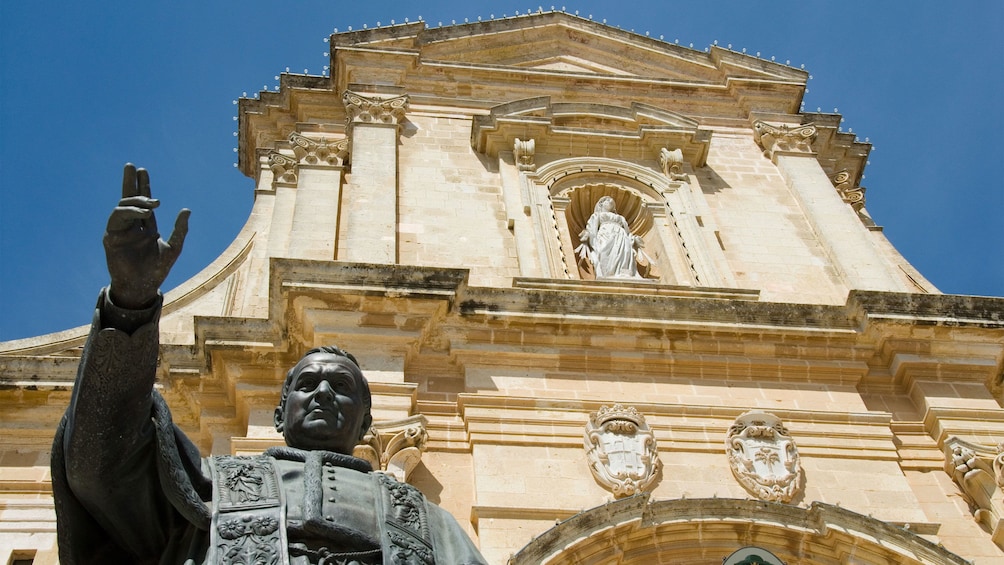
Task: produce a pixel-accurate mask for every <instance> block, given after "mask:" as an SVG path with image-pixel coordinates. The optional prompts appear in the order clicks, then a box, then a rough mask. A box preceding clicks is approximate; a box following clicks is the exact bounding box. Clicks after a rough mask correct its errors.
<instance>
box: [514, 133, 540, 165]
mask: <svg viewBox="0 0 1004 565" xmlns="http://www.w3.org/2000/svg"><path fill="white" fill-rule="evenodd" d="M535 146H536V143H535V142H534V140H533V139H527V140H525V141H524V140H522V139H519V138H516V141H515V143H514V144H513V150H512V151H513V155H515V156H516V168H518V169H519V170H521V171H536V170H537V164H536V163H535V162H534V147H535Z"/></svg>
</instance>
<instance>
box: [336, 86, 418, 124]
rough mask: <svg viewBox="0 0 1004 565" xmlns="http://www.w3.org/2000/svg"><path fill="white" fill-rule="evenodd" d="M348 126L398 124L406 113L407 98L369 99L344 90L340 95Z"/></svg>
mask: <svg viewBox="0 0 1004 565" xmlns="http://www.w3.org/2000/svg"><path fill="white" fill-rule="evenodd" d="M342 102H344V103H345V112H346V113H347V114H348V123H349V124H357V123H364V124H398V123H400V122H401V120H403V119H404V113H405V112H407V111H408V96H407V95H404V96H397V97H395V98H370V97H367V96H362V95H361V94H356V93H355V92H352V91H350V90H346V91H345V94H344V95H342Z"/></svg>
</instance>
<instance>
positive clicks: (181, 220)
mask: <svg viewBox="0 0 1004 565" xmlns="http://www.w3.org/2000/svg"><path fill="white" fill-rule="evenodd" d="M191 215H192V211H191V210H189V209H188V208H182V210H181V211H180V212H178V218H177V219H176V220H174V231H172V232H171V237H170V238H169V239H168V240H167V244H168V245H169V246H170V247H171V249H172V251H173V252H174V253H175V255H177V254H178V253H181V247H182V246H183V245H184V244H185V236H187V235H188V217H189V216H191Z"/></svg>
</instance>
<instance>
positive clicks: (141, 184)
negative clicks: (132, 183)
mask: <svg viewBox="0 0 1004 565" xmlns="http://www.w3.org/2000/svg"><path fill="white" fill-rule="evenodd" d="M136 190H137V191H138V192H139V195H140V196H141V197H143V198H149V199H150V200H153V199H152V198H150V173H149V172H147V170H146V169H136ZM141 221H142V222H143V231H146V232H148V233H158V232H157V216H156V215H155V214H150V217H148V218H146V219H144V220H141Z"/></svg>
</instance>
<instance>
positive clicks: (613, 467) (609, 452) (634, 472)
mask: <svg viewBox="0 0 1004 565" xmlns="http://www.w3.org/2000/svg"><path fill="white" fill-rule="evenodd" d="M584 439H585V442H584V443H585V448H586V457H587V458H588V460H589V470H590V471H592V473H593V476H594V477H596V480H597V481H598V482H599V483H600V484H602V485H603V486H604V487H606V488H608V489H610V491H612V492H613V493H614V496H615V497H617V498H622V497H625V496H631V495H633V494H636V493H638V492H641V491H643V490H645V489H646V488H648V487H649V486H650V485H651V484H652V483H653V482H654V481H655V478H656V475H657V474H658V471H659V468H660V467H661V466H662V462H660V461H659V453H658V451H657V450H656V445H655V436H654V435H653V434H652V430H651V429H650V428H649V427H648V424H646V423H645V417H644V416H642V415H641V414H639V413H638V411H637V410H636V409H634V408H632V407H625V406H621V405H620V404H615V405H614V406H613V407H612V408H610V407H607V406H603V407H601V408H600V409H599V410H597V411H596V412H593V413H592V414H590V415H589V422H588V423H587V424H586V433H585V438H584Z"/></svg>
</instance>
